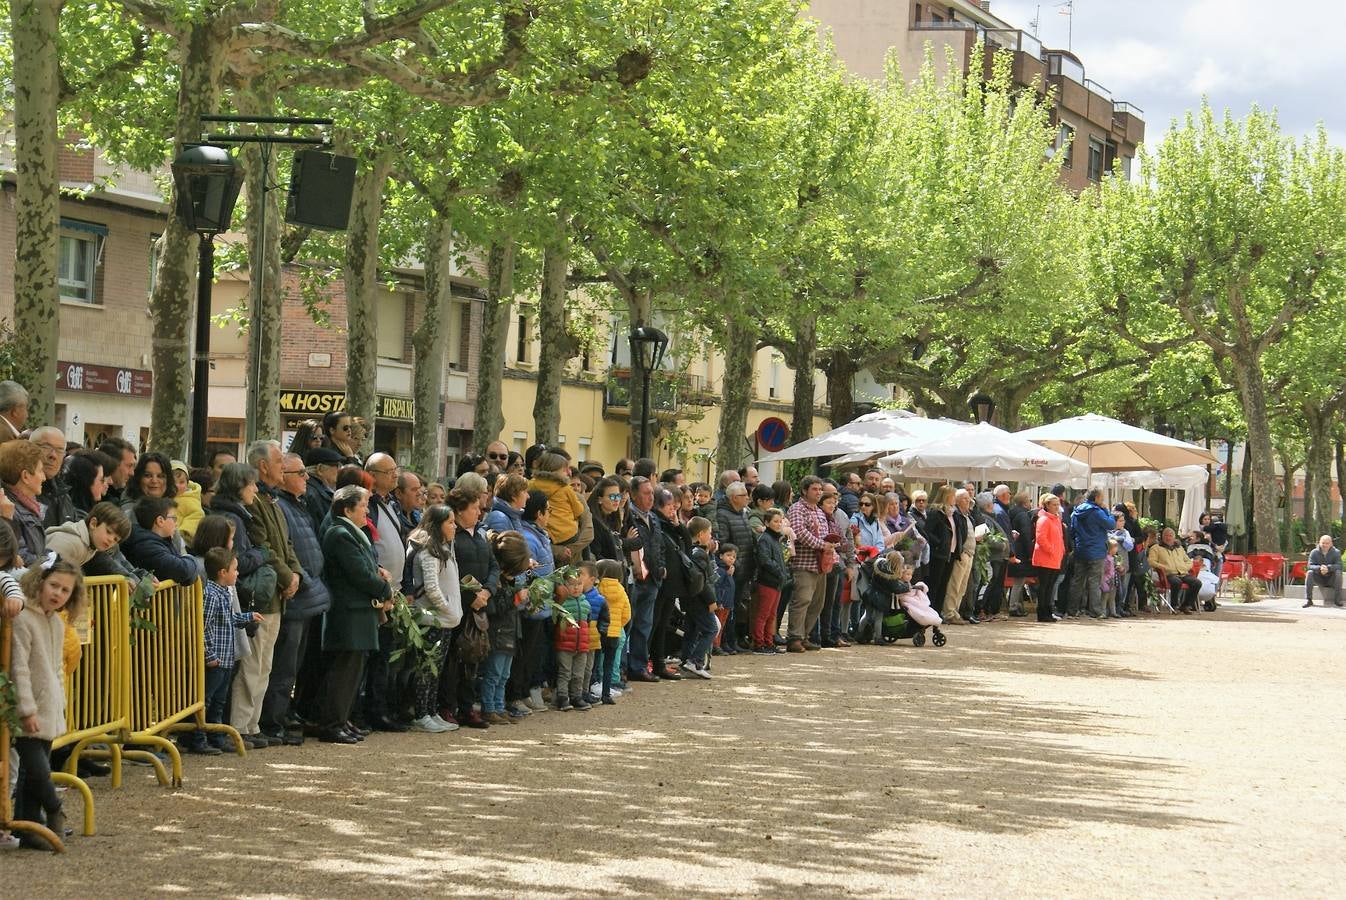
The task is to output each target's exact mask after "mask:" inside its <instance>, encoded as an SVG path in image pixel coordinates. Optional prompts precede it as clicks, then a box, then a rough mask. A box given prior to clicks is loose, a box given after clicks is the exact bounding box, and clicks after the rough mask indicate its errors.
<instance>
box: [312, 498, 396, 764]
mask: <svg viewBox="0 0 1346 900" xmlns="http://www.w3.org/2000/svg"><path fill="white" fill-rule="evenodd" d="M368 512H369V492H368V491H367V490H365V489H364V488H362V487H360V486H359V485H355V484H349V485H346V486H345V487H343V488H341V489H340V490H338V491H337V492H336V494H335V495H334V496H333V497H332V526H331V527H330V528H329V529H327V533H326V534H324V535H323V539H322V552H323V580H324V581H325V582H327V588H328V590H329V591H330V592H331V594H332V608H331V609H329V610H328V611H327V617H326V621H325V622H324V624H323V635H322V647H323V650H324V651H325V652H326V653H327V654H328V670H327V685H326V695H327V696H326V708H325V710H324V712H323V722H322V733H321V735H320V736H319V739H320V740H322V741H325V742H327V743H329V744H354V743H357V742H358V741H359V736H358V735H356V734H355V733H354V732H352V731H351V730H350V729H349V728H348V727H347V722H348V721H349V719H350V712H351V704H353V703H354V702H355V694H356V692H357V691H358V690H359V689H360V675H361V671H362V670H363V668H364V661H365V654H366V653H368V652H369V651H371V650H377V649H378V647H379V615H380V613H381V612H382V611H384V610H387V609H390V608H392V594H393V590H392V584H391V576H390V575H389V574H388V571H387V570H386V569H384V568H382V567H381V566H380V565H379V563H378V558H377V557H376V556H375V555H374V545H373V544H372V543H370V540H369V536H368V535H366V534H365V532H364V527H365V523H366V514H367V513H368Z"/></svg>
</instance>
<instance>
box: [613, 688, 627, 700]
mask: <svg viewBox="0 0 1346 900" xmlns="http://www.w3.org/2000/svg"><path fill="white" fill-rule="evenodd" d="M625 693H626V692H625V691H623V690H622V689H621V688H619V687H615V688H613V689H612V699H613V700H616V699H617V698H618V697H621V696H622V695H623V694H625Z"/></svg>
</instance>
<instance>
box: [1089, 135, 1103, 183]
mask: <svg viewBox="0 0 1346 900" xmlns="http://www.w3.org/2000/svg"><path fill="white" fill-rule="evenodd" d="M1102 177H1103V144H1102V143H1100V142H1099V141H1098V140H1097V139H1096V138H1089V180H1090V181H1098V180H1099V179H1100V178H1102Z"/></svg>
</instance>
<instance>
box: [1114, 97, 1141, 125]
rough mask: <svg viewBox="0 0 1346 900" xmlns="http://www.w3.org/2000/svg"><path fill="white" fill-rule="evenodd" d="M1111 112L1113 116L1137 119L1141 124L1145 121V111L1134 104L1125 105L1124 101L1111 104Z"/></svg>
mask: <svg viewBox="0 0 1346 900" xmlns="http://www.w3.org/2000/svg"><path fill="white" fill-rule="evenodd" d="M1112 112H1113V115H1118V116H1121V115H1127V116H1130V117H1131V118H1133V119H1139V120H1140V121H1142V122H1144V121H1145V110H1143V109H1141V108H1140V107H1139V106H1137V105H1136V104H1134V103H1127V102H1126V101H1125V100H1117V101H1114V102H1113V104H1112Z"/></svg>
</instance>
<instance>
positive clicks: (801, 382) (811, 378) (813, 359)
mask: <svg viewBox="0 0 1346 900" xmlns="http://www.w3.org/2000/svg"><path fill="white" fill-rule="evenodd" d="M794 362H795V385H794V402H793V404H792V405H791V410H790V443H792V444H798V443H799V442H800V441H807V440H808V439H809V438H811V437H813V399H814V395H815V393H816V388H815V377H816V374H817V371H818V317H817V316H806V317H805V318H804V319H803V320H802V321H800V322H798V323H796V325H795V358H794Z"/></svg>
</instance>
